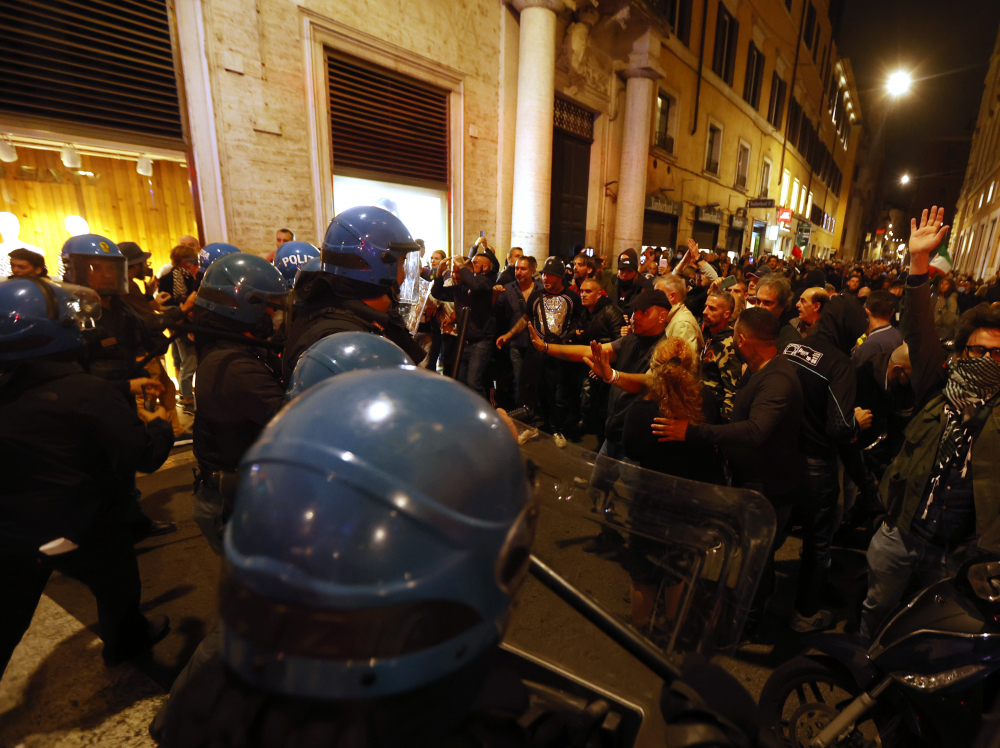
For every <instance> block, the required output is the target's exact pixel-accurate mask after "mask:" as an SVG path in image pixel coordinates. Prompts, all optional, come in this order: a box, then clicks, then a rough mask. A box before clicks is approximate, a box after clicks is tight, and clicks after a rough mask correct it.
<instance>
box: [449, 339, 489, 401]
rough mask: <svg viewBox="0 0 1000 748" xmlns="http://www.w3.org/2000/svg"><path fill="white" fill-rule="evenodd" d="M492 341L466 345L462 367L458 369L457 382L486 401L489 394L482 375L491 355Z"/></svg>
mask: <svg viewBox="0 0 1000 748" xmlns="http://www.w3.org/2000/svg"><path fill="white" fill-rule="evenodd" d="M493 348H494V345H493V341H492V340H491V339H490V338H485V339H483V340H477V341H475V342H472V343H466V344H465V348H464V349H463V350H462V365H461V366H460V367H459V369H458V381H459V382H461V383H462V384H466V385H468V386H469V387H471V388H472V389H474V390H475V391H476V392H478V393H479V394H480V395H482V396H483V397H484V398H486V399H487V400H489V399H490V396H489V393H488V392H487V391H486V388H485V387H484V386H483V374H484V373H485V371H486V365H487V364H489V362H490V357H491V356H492V355H493Z"/></svg>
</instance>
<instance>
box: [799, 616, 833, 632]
mask: <svg viewBox="0 0 1000 748" xmlns="http://www.w3.org/2000/svg"><path fill="white" fill-rule="evenodd" d="M832 624H833V613H831V612H830V611H829V610H817V611H816V612H815V613H814V614H813V615H811V616H809V617H808V618H806V617H805V616H804V615H802V614H800V613H799V612H798V611H795V612H794V613H792V617H791V618H789V619H788V626H789V628H791V629H792V631H797V632H798V633H800V634H807V633H809V632H810V631H819V630H820V629H828V628H830V626H831V625H832Z"/></svg>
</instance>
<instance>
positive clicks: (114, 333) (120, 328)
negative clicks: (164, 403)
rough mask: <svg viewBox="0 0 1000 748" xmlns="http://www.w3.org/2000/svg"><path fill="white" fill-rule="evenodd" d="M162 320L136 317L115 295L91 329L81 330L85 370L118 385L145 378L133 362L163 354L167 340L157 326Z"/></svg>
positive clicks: (143, 371)
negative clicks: (150, 354) (145, 356)
mask: <svg viewBox="0 0 1000 748" xmlns="http://www.w3.org/2000/svg"><path fill="white" fill-rule="evenodd" d="M163 321H165V320H163V319H162V318H157V317H156V316H155V315H140V314H138V313H137V312H136V311H135V309H133V308H132V307H131V306H130V305H129V304H126V303H125V301H123V300H122V299H121V298H119V297H118V296H112V297H110V303H109V304H108V307H106V308H104V309H102V310H101V317H100V319H98V320H97V323H96V325H95V327H94V328H93V329H92V330H84V331H83V342H84V345H85V346H86V349H87V350H86V362H87V369H88V371H89V372H90V373H91V374H93V375H94V376H98V377H100V378H101V379H107V380H112V381H114V380H117V381H119V382H125V381H127V380H129V379H134V378H136V377H145V376H148V374H147V373H146V371H145V370H143V369H140V368H139V366H138V363H137V361H136V359H137V358H139V357H140V356H143V355H145V354H147V353H155V354H156V355H162V354H163V353H166V351H167V339H166V338H165V337H163V335H162V329H163V327H162V324H160V323H161V322H163ZM125 391H127V388H126V390H125Z"/></svg>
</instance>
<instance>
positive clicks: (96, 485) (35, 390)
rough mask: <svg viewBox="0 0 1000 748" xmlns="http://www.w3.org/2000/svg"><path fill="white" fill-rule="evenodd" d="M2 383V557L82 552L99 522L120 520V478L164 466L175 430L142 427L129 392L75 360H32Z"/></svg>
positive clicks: (126, 489)
mask: <svg viewBox="0 0 1000 748" xmlns="http://www.w3.org/2000/svg"><path fill="white" fill-rule="evenodd" d="M0 382H3V383H2V384H0V424H3V427H2V428H0V474H2V475H3V476H4V479H3V481H0V554H3V553H32V552H37V551H38V548H39V546H41V545H43V544H45V543H48V542H49V541H51V540H56V539H58V538H67V539H68V540H72V541H73V542H75V543H77V544H78V545H79V543H80V540H81V539H82V538H83V537H84V536H85V535H86V534H87V533H88V531H89V529H90V528H91V526H92V525H93V523H94V522H95V521H98V520H99V521H101V522H109V521H124V514H125V508H126V507H127V505H128V503H129V502H130V501H131V499H132V488H133V487H132V485H131V484H130V483H129V481H128V480H127V479H125V478H123V476H126V475H128V474H130V473H133V474H134V472H135V471H136V470H141V471H143V472H147V473H151V472H153V471H154V470H156V469H157V468H159V467H160V465H162V464H163V461H164V460H165V459H166V458H167V455H168V454H170V449H171V447H173V444H174V432H173V429H172V428H171V426H170V424H169V423H167V422H166V421H163V420H160V419H156V420H154V421H152V422H151V423H149V424H144V423H143V422H142V421H141V420H140V419H139V417H138V416H137V415H136V411H135V399H134V398H133V397H132V396H131V395H127V396H126V395H123V394H122V392H121V391H120V389H119V388H118V387H116V386H115V385H114V384H113V383H110V382H107V381H105V380H103V379H101V378H99V377H95V376H93V375H91V374H87V373H85V372H84V370H83V368H82V367H81V366H80V365H79V364H76V363H69V362H63V361H53V360H43V359H36V360H29V361H26V362H24V363H22V364H20V365H18V366H17V367H16V368H15V369H13V370H12V371H11V372H10V373H9V374H7V375H3V376H2V377H0Z"/></svg>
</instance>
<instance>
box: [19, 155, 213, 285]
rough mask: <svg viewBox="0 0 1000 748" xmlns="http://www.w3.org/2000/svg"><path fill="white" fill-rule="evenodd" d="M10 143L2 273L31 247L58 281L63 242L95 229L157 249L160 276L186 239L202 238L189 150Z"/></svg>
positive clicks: (155, 263)
mask: <svg viewBox="0 0 1000 748" xmlns="http://www.w3.org/2000/svg"><path fill="white" fill-rule="evenodd" d="M8 142H9V143H10V144H11V145H12V146H13V148H14V153H16V156H17V160H16V161H13V162H3V163H0V235H2V239H3V243H2V244H0V250H2V252H0V274H2V275H3V276H6V275H8V274H9V261H8V257H7V254H8V252H10V251H11V250H12V249H16V248H18V247H27V248H28V249H32V250H35V251H41V252H42V253H43V254H44V256H45V261H46V265H47V266H48V269H49V274H50V275H51V276H52V277H54V278H57V277H59V276H58V273H59V268H60V265H59V252H60V250H61V248H62V245H63V243H64V242H65V241H66V240H67V239H68V238H69V237H70V236H71V235H74V234H79V233H87V232H88V230H89V233H94V234H100V235H102V236H106V237H108V238H109V239H111V240H112V241H114V242H122V241H132V242H135V243H136V244H138V245H139V246H140V247H142V248H143V249H144V250H145V251H147V252H151V253H152V254H153V258H152V260H151V264H152V266H153V270H154V272H155V271H156V270H158V269H159V268H160V267H161V266H163V265H164V264H166V263H168V262H169V261H170V249H171V248H172V247H173V246H175V245H176V244H177V240H178V239H179V238H180V237H182V236H185V235H192V236H198V224H197V219H196V217H195V206H194V200H193V197H192V192H191V182H190V174H189V171H188V167H187V163H186V160H185V157H184V154H183V153H170V152H165V151H161V152H158V153H156V154H153V155H151V154H149V153H148V152H147V153H140V152H132V153H130V152H128V151H116V150H112V149H111V148H105V147H88V146H83V145H79V144H73V145H72V146H69V145H67V143H68V142H69V141H64V142H58V141H56V140H51V141H47V140H43V139H34V138H18V137H12V138H11V139H10V140H9V141H8ZM68 148H72V152H69V153H67V149H68ZM140 159H143V160H142V162H140ZM77 160H78V161H79V166H76V161H77ZM67 163H69V164H70V166H67V165H66V164H67ZM140 169H141V170H142V171H145V172H147V173H148V175H144V174H140V173H139V170H140Z"/></svg>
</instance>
